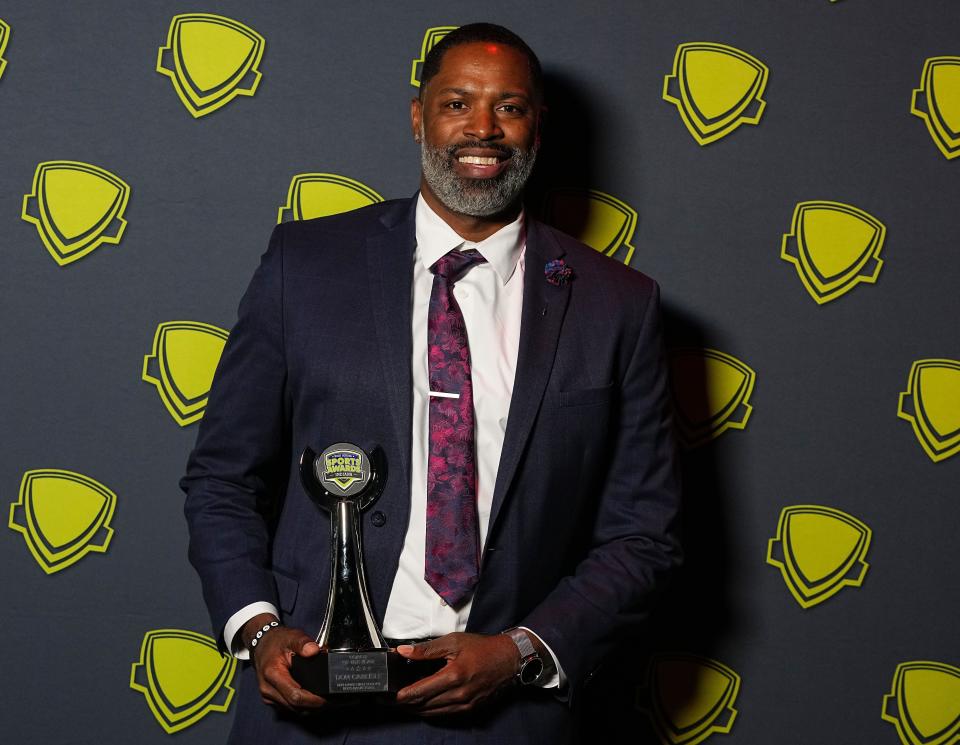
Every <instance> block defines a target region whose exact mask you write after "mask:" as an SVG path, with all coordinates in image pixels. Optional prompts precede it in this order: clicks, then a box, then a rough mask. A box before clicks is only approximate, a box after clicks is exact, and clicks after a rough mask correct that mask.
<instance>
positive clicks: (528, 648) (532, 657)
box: [503, 627, 546, 686]
mask: <svg viewBox="0 0 960 745" xmlns="http://www.w3.org/2000/svg"><path fill="white" fill-rule="evenodd" d="M503 633H504V634H506V635H507V636H509V637H510V638H511V639H513V643H514V644H516V645H517V650H518V651H519V652H520V669H519V670H518V671H517V680H518V681H520V683H521V684H522V685H525V686H529V685H537V684H538V683H539V682H540V681H541V679H542V678H543V673H544V671H545V669H546V668H545V666H544V664H543V660H542V659H541V658H540V653H539V652H537V650H536V647H534V646H533V642H532V641H530V635H529V634H528V633H527V632H526V631H524V630H523V629H518V628H516V627H514V628H512V629H507V630H506V631H504V632H503Z"/></svg>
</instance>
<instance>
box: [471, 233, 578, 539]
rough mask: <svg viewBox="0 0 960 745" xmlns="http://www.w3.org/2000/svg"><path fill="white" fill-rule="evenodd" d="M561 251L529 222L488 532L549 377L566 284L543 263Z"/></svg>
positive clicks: (514, 473) (518, 460) (558, 256)
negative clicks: (516, 342) (552, 277)
mask: <svg viewBox="0 0 960 745" xmlns="http://www.w3.org/2000/svg"><path fill="white" fill-rule="evenodd" d="M563 253H564V252H563V249H562V248H561V247H560V245H559V243H557V241H556V240H555V239H554V238H553V236H551V235H550V234H549V233H548V232H547V231H546V230H545V229H544V228H543V226H541V225H540V224H539V223H538V222H536V221H535V220H530V221H529V229H528V231H527V248H526V255H525V267H524V279H523V313H522V316H521V319H520V351H519V354H518V356H517V372H516V377H515V379H514V383H513V396H512V397H511V400H510V414H509V416H508V418H507V431H506V433H505V435H504V440H503V451H502V452H501V455H500V466H499V468H498V469H497V483H496V486H495V488H494V491H493V504H492V505H491V508H490V530H491V531H492V530H493V527H494V525H495V524H496V520H497V515H498V514H499V512H500V508H501V507H502V506H503V503H504V500H505V499H506V496H507V493H508V492H509V489H510V485H511V484H512V482H513V479H514V476H515V475H516V471H517V466H518V465H519V463H520V458H521V456H522V455H523V450H524V448H525V446H526V443H527V440H528V439H529V437H530V431H531V429H532V428H533V422H534V420H535V419H536V416H537V412H538V411H539V410H540V404H541V401H542V400H543V392H544V390H545V388H546V386H547V381H548V380H549V379H550V372H551V371H552V369H553V361H554V358H555V356H556V351H557V341H558V339H559V337H560V328H561V327H562V325H563V317H564V314H565V313H566V310H567V302H568V300H569V299H570V284H569V283H567V284H564V285H560V286H557V285H554V284H551V283H549V282H548V281H547V280H546V277H545V276H544V266H545V265H546V263H547V262H548V261H551V260H553V259H558V258H560V257H561V256H562V255H563Z"/></svg>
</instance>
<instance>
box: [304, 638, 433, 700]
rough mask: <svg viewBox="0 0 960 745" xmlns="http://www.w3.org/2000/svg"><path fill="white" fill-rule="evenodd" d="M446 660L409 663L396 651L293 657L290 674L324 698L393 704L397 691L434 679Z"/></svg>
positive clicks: (330, 653) (323, 652)
mask: <svg viewBox="0 0 960 745" xmlns="http://www.w3.org/2000/svg"><path fill="white" fill-rule="evenodd" d="M444 664H445V660H442V659H441V660H416V661H414V660H408V659H407V658H406V657H403V656H401V655H400V654H399V653H398V652H397V651H396V650H393V649H374V650H371V651H369V652H326V651H322V652H320V654H318V655H314V656H313V657H294V658H293V664H292V665H291V666H290V673H291V674H292V675H293V679H294V680H296V681H297V682H298V683H299V684H300V685H301V686H303V688H305V689H306V690H308V691H310V692H311V693H315V694H316V695H318V696H322V697H324V698H329V697H333V696H335V697H337V699H338V700H339V699H341V698H343V699H347V698H352V697H353V696H359V697H361V698H362V700H365V701H368V700H370V698H382V699H383V700H384V701H387V702H389V701H392V700H393V699H394V698H395V696H396V693H397V691H399V690H400V689H401V688H404V687H406V686H408V685H410V684H411V683H415V682H417V681H418V680H420V679H421V678H426V677H427V676H428V675H433V674H434V673H435V672H437V671H438V670H440V668H442V667H443V666H444Z"/></svg>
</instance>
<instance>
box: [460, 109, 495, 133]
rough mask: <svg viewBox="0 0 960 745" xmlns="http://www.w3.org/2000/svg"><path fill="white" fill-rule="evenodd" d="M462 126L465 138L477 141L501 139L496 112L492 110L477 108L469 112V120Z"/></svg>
mask: <svg viewBox="0 0 960 745" xmlns="http://www.w3.org/2000/svg"><path fill="white" fill-rule="evenodd" d="M464 124H465V126H464V128H463V133H464V135H466V136H467V137H471V138H474V139H477V140H496V139H499V138H501V137H503V130H502V129H501V128H500V124H499V122H498V121H497V112H496V111H494V110H493V109H492V108H487V107H484V106H477V107H476V108H474V109H473V110H472V111H471V112H470V118H469V119H468V120H467V121H466V122H465V123H464Z"/></svg>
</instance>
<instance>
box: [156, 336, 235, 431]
mask: <svg viewBox="0 0 960 745" xmlns="http://www.w3.org/2000/svg"><path fill="white" fill-rule="evenodd" d="M228 334H229V332H228V331H225V330H224V329H222V328H219V327H217V326H211V325H210V324H208V323H200V322H199V321H167V322H166V323H161V324H160V325H159V326H157V331H156V333H155V334H154V336H153V351H152V352H151V353H150V354H148V355H147V356H146V357H144V358H143V375H142V376H141V377H142V379H143V380H144V381H146V382H147V383H151V384H152V385H153V386H154V387H156V389H157V392H158V393H159V394H160V400H161V401H163V405H164V406H165V407H166V409H167V411H168V412H170V416H172V417H173V419H174V421H175V422H177V424H179V425H180V426H181V427H186V426H187V425H188V424H192V423H193V422H196V421H198V420H200V418H201V417H203V411H204V409H205V408H206V406H207V395H208V394H209V393H210V385H211V384H212V383H213V374H214V373H215V372H216V370H217V364H218V363H219V362H220V355H221V354H222V353H223V347H224V344H226V342H227V336H228Z"/></svg>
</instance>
